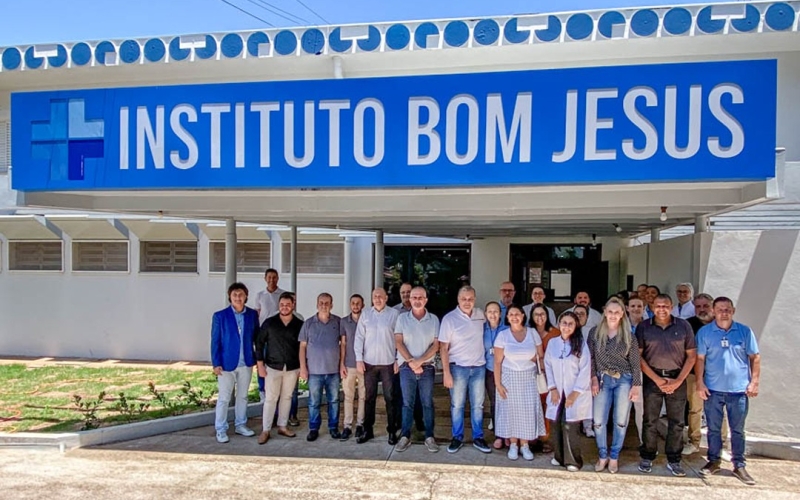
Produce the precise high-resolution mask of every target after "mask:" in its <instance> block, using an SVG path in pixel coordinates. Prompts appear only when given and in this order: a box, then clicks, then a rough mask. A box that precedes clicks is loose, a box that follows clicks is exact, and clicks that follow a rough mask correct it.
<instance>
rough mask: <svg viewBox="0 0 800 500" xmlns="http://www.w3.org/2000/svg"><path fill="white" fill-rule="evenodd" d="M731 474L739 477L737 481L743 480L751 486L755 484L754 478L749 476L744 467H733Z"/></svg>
mask: <svg viewBox="0 0 800 500" xmlns="http://www.w3.org/2000/svg"><path fill="white" fill-rule="evenodd" d="M733 475H734V476H736V477H737V478H739V481H741V482H743V483H744V484H746V485H748V486H753V485H754V484H756V480H755V479H753V478H752V476H750V474H748V473H747V471H746V470H745V469H744V467H738V468H734V469H733Z"/></svg>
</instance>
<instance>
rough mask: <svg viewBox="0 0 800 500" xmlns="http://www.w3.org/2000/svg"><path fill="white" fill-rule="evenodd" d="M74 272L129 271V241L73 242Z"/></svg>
mask: <svg viewBox="0 0 800 500" xmlns="http://www.w3.org/2000/svg"><path fill="white" fill-rule="evenodd" d="M72 270H73V271H124V272H127V271H128V242H127V241H73V242H72Z"/></svg>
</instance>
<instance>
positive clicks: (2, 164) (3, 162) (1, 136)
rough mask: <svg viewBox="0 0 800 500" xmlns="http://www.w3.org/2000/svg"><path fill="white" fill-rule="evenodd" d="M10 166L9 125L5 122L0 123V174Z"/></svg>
mask: <svg viewBox="0 0 800 500" xmlns="http://www.w3.org/2000/svg"><path fill="white" fill-rule="evenodd" d="M10 166H11V125H10V124H9V122H7V121H2V122H0V172H6V171H8V167H10Z"/></svg>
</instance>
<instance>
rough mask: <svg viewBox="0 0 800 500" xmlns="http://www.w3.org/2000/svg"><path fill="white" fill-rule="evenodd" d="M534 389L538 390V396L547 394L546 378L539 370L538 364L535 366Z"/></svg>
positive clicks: (548, 390)
mask: <svg viewBox="0 0 800 500" xmlns="http://www.w3.org/2000/svg"><path fill="white" fill-rule="evenodd" d="M536 368H537V370H536V371H537V373H536V387H537V388H538V389H539V394H547V393H548V392H550V389H548V388H547V378H545V376H544V371H542V370H541V369H539V364H538V363H537V364H536Z"/></svg>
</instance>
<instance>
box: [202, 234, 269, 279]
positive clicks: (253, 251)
mask: <svg viewBox="0 0 800 500" xmlns="http://www.w3.org/2000/svg"><path fill="white" fill-rule="evenodd" d="M210 249H211V251H210V252H209V264H208V269H209V271H210V272H212V273H224V272H225V242H224V241H212V242H211V248H210ZM270 257H271V254H270V244H269V242H241V241H240V242H238V243H236V271H237V272H240V273H263V272H264V270H265V269H267V268H268V267H270V266H271V260H270Z"/></svg>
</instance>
